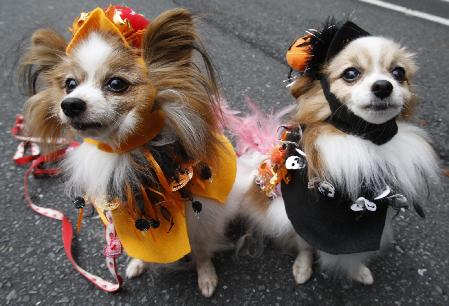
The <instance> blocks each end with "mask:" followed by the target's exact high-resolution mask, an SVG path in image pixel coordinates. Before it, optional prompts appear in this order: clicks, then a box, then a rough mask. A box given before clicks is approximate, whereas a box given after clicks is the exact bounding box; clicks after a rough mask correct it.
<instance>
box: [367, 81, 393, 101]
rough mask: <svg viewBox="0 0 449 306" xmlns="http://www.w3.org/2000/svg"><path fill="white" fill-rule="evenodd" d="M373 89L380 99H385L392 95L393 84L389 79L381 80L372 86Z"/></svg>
mask: <svg viewBox="0 0 449 306" xmlns="http://www.w3.org/2000/svg"><path fill="white" fill-rule="evenodd" d="M371 91H372V92H373V93H374V94H375V95H376V97H378V98H380V99H385V98H387V97H389V96H390V95H391V92H392V91H393V84H391V83H390V82H389V81H387V80H379V81H376V82H374V84H373V86H371Z"/></svg>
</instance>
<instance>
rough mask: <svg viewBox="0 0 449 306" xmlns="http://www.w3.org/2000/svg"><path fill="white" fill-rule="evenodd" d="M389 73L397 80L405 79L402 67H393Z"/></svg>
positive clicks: (402, 80)
mask: <svg viewBox="0 0 449 306" xmlns="http://www.w3.org/2000/svg"><path fill="white" fill-rule="evenodd" d="M391 75H393V77H394V79H395V80H396V81H398V82H404V81H405V70H404V68H402V67H395V68H394V69H393V70H391Z"/></svg>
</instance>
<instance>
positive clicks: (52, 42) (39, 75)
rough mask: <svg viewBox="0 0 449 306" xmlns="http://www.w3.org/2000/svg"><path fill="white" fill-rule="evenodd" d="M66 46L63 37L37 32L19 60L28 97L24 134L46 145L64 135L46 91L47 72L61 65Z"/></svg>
mask: <svg viewBox="0 0 449 306" xmlns="http://www.w3.org/2000/svg"><path fill="white" fill-rule="evenodd" d="M65 46H66V43H65V41H64V38H63V37H62V36H60V35H59V34H58V33H56V32H54V31H52V30H49V29H39V30H37V31H36V32H34V33H33V36H32V37H31V46H30V47H29V48H28V50H27V51H26V52H25V53H24V54H23V56H22V57H21V60H20V66H19V77H20V78H21V80H22V82H23V86H24V88H25V90H26V92H27V94H28V95H29V99H28V100H27V101H26V104H25V122H26V127H27V134H29V135H31V136H34V137H40V138H41V139H42V141H44V142H48V143H55V141H56V139H57V138H58V137H61V135H62V133H63V129H62V128H61V126H59V123H58V121H57V119H56V118H55V110H53V109H52V108H53V107H54V105H55V103H53V102H54V101H55V100H56V99H57V98H58V97H55V96H54V95H55V94H54V93H53V91H52V90H51V89H50V88H49V86H50V85H51V84H50V80H49V76H48V73H49V72H50V71H51V70H52V69H53V68H54V67H55V66H56V65H57V64H58V63H60V62H61V60H62V58H63V56H64V55H65V53H64V51H65ZM38 87H40V89H41V90H38ZM44 147H45V145H44ZM48 149H49V148H48Z"/></svg>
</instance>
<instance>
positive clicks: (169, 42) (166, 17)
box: [143, 9, 198, 66]
mask: <svg viewBox="0 0 449 306" xmlns="http://www.w3.org/2000/svg"><path fill="white" fill-rule="evenodd" d="M197 41H198V37H197V34H196V31H195V27H194V24H193V18H192V15H191V14H190V12H189V11H187V10H185V9H172V10H169V11H166V12H164V13H163V14H161V15H160V16H158V17H156V19H154V20H153V21H152V22H151V24H150V26H149V27H148V29H147V32H146V33H145V38H144V42H143V56H144V60H145V62H146V63H147V65H148V66H152V65H158V66H172V65H179V66H182V65H186V64H188V63H189V62H190V59H191V57H192V51H193V49H194V45H195V44H196V43H197Z"/></svg>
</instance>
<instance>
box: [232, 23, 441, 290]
mask: <svg viewBox="0 0 449 306" xmlns="http://www.w3.org/2000/svg"><path fill="white" fill-rule="evenodd" d="M341 29H343V30H342V31H340V33H339V30H341ZM344 31H347V33H343V34H342V35H340V34H341V32H344ZM362 31H363V30H361V29H360V28H358V27H357V26H355V25H354V24H353V23H347V24H345V25H343V26H342V25H341V24H340V25H338V24H327V25H326V26H325V28H324V30H323V32H311V33H309V35H308V36H307V37H306V38H305V39H302V40H301V41H300V43H298V44H296V43H295V44H294V45H293V46H292V47H291V49H290V51H291V52H293V53H296V54H299V55H300V56H304V55H306V56H308V58H306V59H305V61H304V59H303V58H299V59H295V58H293V59H292V58H288V60H289V63H293V66H294V68H296V69H298V70H300V71H302V72H303V76H301V77H298V78H296V79H295V80H294V82H293V84H292V86H291V93H292V95H293V96H294V97H295V98H296V101H297V111H296V114H295V115H293V116H292V118H291V122H290V123H291V125H292V126H293V127H297V128H298V127H299V128H298V129H299V133H298V138H300V140H299V141H298V139H296V140H295V141H296V143H294V144H292V141H291V139H288V138H287V139H283V140H281V145H280V146H279V147H278V149H276V150H277V151H276V154H277V155H275V156H279V155H282V154H284V156H285V154H286V152H285V151H286V150H287V151H288V149H286V148H288V147H289V146H291V145H293V147H292V148H293V149H299V150H300V151H299V152H301V153H305V157H304V156H301V154H296V155H298V156H297V157H295V158H303V157H304V159H305V164H306V168H303V169H299V166H297V165H298V163H296V165H293V164H290V165H287V172H288V175H287V178H288V180H286V181H282V180H281V179H279V180H278V176H279V175H281V174H282V172H281V171H279V168H282V167H284V169H285V164H280V163H277V164H276V161H275V158H273V157H271V160H270V152H263V150H258V149H257V145H254V146H253V148H252V149H251V145H249V146H248V145H247V146H246V147H245V148H246V149H245V150H244V151H243V152H240V153H243V155H241V156H240V157H239V160H238V167H239V170H240V171H241V172H244V169H246V171H247V174H246V175H247V176H248V178H247V181H246V183H247V185H246V186H247V187H248V188H249V189H248V191H247V195H246V198H245V200H244V201H243V202H242V203H241V206H242V208H241V210H242V211H243V212H244V214H245V215H246V216H247V217H248V218H249V220H250V221H251V223H252V224H253V225H255V227H256V228H257V229H258V230H259V231H261V232H262V233H263V234H264V235H266V236H268V237H271V238H272V239H274V240H275V241H277V242H279V243H281V244H283V245H284V246H286V247H290V248H294V249H295V250H296V251H297V252H298V256H297V258H296V260H295V261H294V264H293V275H294V277H295V280H296V282H297V283H298V284H302V283H304V282H306V281H307V280H308V279H309V278H310V277H311V275H312V264H313V253H314V252H316V253H317V255H318V257H319V261H320V264H321V266H322V267H323V268H326V269H330V270H337V271H338V272H341V273H343V274H345V275H346V276H349V277H350V278H351V279H353V280H356V281H358V282H361V283H363V284H372V283H373V276H372V274H371V271H370V270H369V268H368V267H367V266H366V263H367V261H368V259H369V258H370V257H371V256H372V255H374V254H375V253H376V251H377V250H378V249H382V248H383V247H385V246H387V245H389V244H390V242H391V241H392V237H393V233H392V224H391V223H392V216H393V214H394V210H393V208H392V207H393V205H392V204H391V203H390V204H388V206H385V205H387V204H385V203H384V202H382V203H383V204H381V203H379V202H377V201H378V200H377V198H380V197H385V194H387V193H389V192H390V191H393V190H394V192H395V193H397V194H395V195H393V192H392V193H390V194H389V196H391V197H387V198H388V199H389V201H390V200H391V201H390V202H394V200H396V199H397V198H398V197H400V198H401V200H405V199H407V200H408V203H409V204H410V205H411V204H412V203H416V202H423V203H426V202H427V201H428V198H427V197H428V187H429V185H431V184H433V183H434V182H437V181H438V163H437V158H436V154H435V153H434V151H433V149H432V147H431V145H430V144H429V139H428V137H427V135H426V133H425V132H424V131H423V130H422V129H420V128H419V127H417V126H415V125H414V124H412V123H411V122H410V118H411V115H412V113H413V109H414V106H415V94H414V90H413V89H414V88H413V85H412V78H413V76H414V74H415V71H416V66H415V62H414V60H413V55H412V54H411V53H409V52H408V51H407V50H406V49H405V48H404V47H401V46H400V45H399V44H398V43H396V42H394V41H392V40H390V39H387V38H384V37H380V36H370V35H368V33H363V35H360V34H361V33H362ZM348 32H350V33H349V34H348ZM339 35H340V36H343V37H337V36H339ZM335 37H337V38H336V39H334V41H333V42H332V40H333V38H335ZM326 40H327V42H326ZM304 42H305V43H304ZM296 47H297V48H299V49H300V50H299V52H296V51H298V50H293V49H292V48H296ZM332 49H333V50H332ZM330 50H331V51H330ZM330 53H331V54H330ZM311 54H312V55H311ZM295 65H296V66H295ZM298 65H299V67H298ZM301 65H302V66H301ZM326 83H327V85H326ZM324 87H327V89H324ZM323 89H324V91H323ZM325 91H327V93H325ZM330 99H334V100H335V101H337V102H338V103H339V105H337V107H335V101H334V105H331V102H329V100H330ZM340 110H342V111H344V114H343V118H341V117H340V118H337V119H336V118H334V117H338V116H340V115H342V114H339V113H338V112H339V111H340ZM345 116H349V119H348V117H345ZM338 120H340V121H338ZM345 120H346V121H345ZM351 120H354V121H355V122H350V121H351ZM335 121H336V122H335ZM242 122H243V123H244V122H245V121H242ZM242 122H241V123H242ZM261 124H262V125H263V124H264V123H263V122H262V123H261ZM387 124H391V127H390V126H387ZM362 125H363V126H362ZM362 127H372V128H373V129H374V130H375V129H377V128H378V127H381V129H379V130H378V132H376V133H374V134H370V132H371V131H370V130H369V128H368V129H365V130H363V133H361V132H360V131H358V130H357V129H358V128H362ZM388 129H389V131H387V130H388ZM234 132H236V133H237V134H239V135H242V134H244V133H246V135H245V139H246V140H245V139H243V140H242V138H240V142H243V144H240V147H244V145H245V144H244V142H245V141H246V142H247V139H248V134H250V133H251V131H249V129H246V130H245V127H242V126H241V125H240V127H239V128H237V129H234ZM376 137H377V138H376ZM267 141H272V140H268V139H267ZM238 142H239V140H238ZM259 143H260V141H259ZM259 151H262V152H259ZM293 151H295V150H293ZM278 153H279V154H278ZM272 156H273V155H272ZM285 157H288V152H287V156H285ZM267 159H268V160H270V162H271V165H273V164H274V165H275V166H274V168H271V170H273V173H274V174H273V175H272V180H274V181H275V183H273V184H282V192H280V191H279V195H278V196H277V197H276V195H274V196H272V197H271V198H269V197H267V196H266V194H265V192H263V191H261V190H260V188H259V187H260V186H259V187H258V186H256V184H254V181H255V180H256V181H257V180H259V181H258V184H259V185H260V184H261V183H260V170H259V171H258V170H257V169H258V167H260V166H259V165H261V163H262V162H263V161H264V160H267ZM259 169H260V168H259ZM271 170H270V171H271ZM265 171H267V170H266V168H265ZM295 171H302V174H303V179H304V181H305V182H306V186H305V187H304V188H303V189H302V190H301V192H300V193H301V194H300V195H298V196H296V190H295V188H296V187H295V186H297V185H298V184H299V185H300V183H299V182H298V181H299V180H300V176H295V175H294V173H296V172H295ZM250 174H251V175H250ZM307 181H308V182H309V183H310V182H313V183H312V184H309V185H307ZM317 182H318V183H321V182H325V183H326V184H327V185H328V186H329V185H330V186H331V188H332V192H331V193H328V194H326V195H320V194H318V191H317V190H316V189H319V188H317V186H318V187H321V185H317ZM267 184H270V183H267ZM289 186H290V187H289ZM386 186H387V191H386V192H385V189H386ZM262 187H266V186H262ZM272 187H275V186H272ZM289 188H290V189H289ZM301 188H302V187H301ZM262 189H263V188H262ZM334 189H335V190H334ZM270 190H271V189H270ZM273 190H274V191H276V190H275V189H273ZM366 191H369V192H370V193H371V194H373V195H379V194H381V193H382V192H383V191H384V192H385V193H384V194H383V195H381V196H380V197H376V198H375V199H373V198H374V196H373V197H372V198H369V199H368V196H366V195H365V194H364V192H366ZM320 192H321V189H320ZM312 193H315V195H313V196H312ZM324 193H326V192H324ZM334 193H335V194H341V195H344V198H345V201H341V202H340V203H337V202H336V203H334V202H331V201H330V200H333V199H330V197H333V196H334ZM329 194H330V195H329ZM272 195H273V194H272ZM362 196H365V197H366V198H363V199H362V198H361V197H362ZM287 197H288V200H289V201H287ZM316 199H319V200H316ZM385 199H386V198H385ZM365 200H366V202H363V201H365ZM304 201H306V202H307V201H316V203H315V202H313V203H305V202H304ZM319 201H323V202H326V201H328V202H329V203H330V204H326V203H327V202H326V203H324V204H320V203H319ZM360 201H362V202H360ZM374 202H375V203H377V204H374V206H373V207H376V206H377V211H376V212H373V211H372V210H375V208H373V207H371V206H370V207H368V208H369V209H368V210H367V209H366V208H365V207H363V205H364V203H367V204H373V203H374ZM354 203H355V204H354ZM360 203H361V204H362V206H358V205H359V204H360ZM318 204H319V205H323V207H326V208H325V209H330V210H329V211H331V210H334V209H335V211H336V212H337V211H338V209H340V210H343V209H346V210H347V213H346V212H345V213H344V214H343V215H344V218H345V220H346V218H347V219H348V220H350V221H351V222H353V223H354V224H353V225H354V226H353V225H351V226H353V228H351V231H352V234H353V236H354V237H355V236H356V234H358V233H357V232H358V231H359V228H358V225H360V231H362V227H364V229H363V230H365V231H366V232H369V231H370V228H369V227H367V226H363V222H365V221H364V220H366V219H365V218H367V216H368V215H369V214H370V213H379V214H380V210H381V207H385V209H384V212H383V213H384V215H383V216H382V217H380V220H379V222H380V223H381V225H380V226H379V227H378V230H379V229H380V231H379V233H378V236H377V237H376V238H375V239H377V240H378V241H377V242H375V245H376V247H374V248H370V247H367V248H366V249H364V250H363V251H355V252H354V251H352V250H353V249H357V247H358V246H357V243H353V244H352V245H351V248H352V249H351V248H347V249H343V247H346V245H347V243H346V242H345V239H346V238H348V237H347V236H343V235H342V237H338V238H329V237H333V235H334V234H335V233H334V230H335V232H338V231H339V228H332V227H331V226H330V224H331V222H332V224H338V225H339V226H343V227H344V226H346V225H345V224H344V222H343V220H338V218H340V217H339V215H340V212H338V215H330V214H331V213H327V212H322V211H321V212H318V213H317V214H316V215H314V214H313V213H310V215H309V209H315V208H314V207H315V206H314V205H318ZM426 204H427V203H426ZM325 205H340V208H336V207H335V206H333V207H329V206H325ZM352 205H355V206H352ZM382 205H384V206H382ZM298 207H305V208H304V209H303V210H301V211H300V212H299V213H298V214H296V210H298V209H299V208H298ZM350 207H352V208H351V209H352V210H351V209H350ZM396 209H398V207H396ZM416 209H417V212H418V211H419V212H420V213H421V212H422V211H421V210H420V208H419V207H418V206H416ZM298 215H299V216H298ZM324 215H325V216H326V217H325V218H324V217H321V216H324ZM334 219H337V220H334ZM357 222H359V223H357ZM372 230H373V231H375V229H374V228H373V229H372ZM352 234H350V235H349V236H351V235H352ZM320 235H321V236H320ZM336 237H337V236H336ZM321 238H323V240H329V241H326V243H327V244H329V245H332V248H330V247H329V249H332V251H329V252H327V251H325V250H323V249H326V248H328V246H327V245H326V243H323V242H322V241H320V239H321ZM349 238H350V239H352V238H351V237H349ZM365 238H366V239H370V238H369V237H365ZM361 239H363V236H362V238H361ZM354 244H355V246H354ZM340 247H341V248H342V249H343V251H341V252H340ZM348 250H349V251H348Z"/></svg>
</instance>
